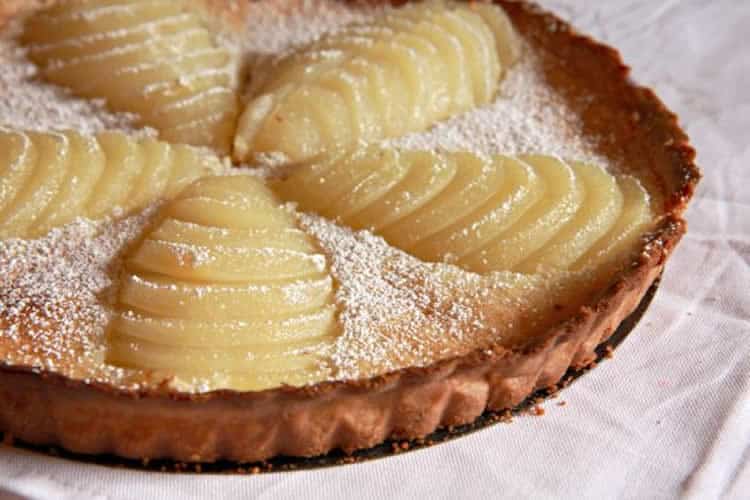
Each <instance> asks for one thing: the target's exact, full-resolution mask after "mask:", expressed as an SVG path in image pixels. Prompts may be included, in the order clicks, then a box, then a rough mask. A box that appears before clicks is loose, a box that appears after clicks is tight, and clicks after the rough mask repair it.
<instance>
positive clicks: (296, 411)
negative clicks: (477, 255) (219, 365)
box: [0, 0, 700, 461]
mask: <svg viewBox="0 0 750 500" xmlns="http://www.w3.org/2000/svg"><path fill="white" fill-rule="evenodd" d="M499 3H500V4H501V5H503V6H504V7H505V8H506V10H507V11H508V13H509V15H510V16H511V18H512V19H513V22H514V24H515V25H516V27H517V28H518V30H519V32H520V33H521V34H522V35H523V36H524V37H525V38H526V39H527V40H528V41H529V42H530V43H531V44H532V45H533V46H534V48H535V49H536V51H537V52H538V53H539V54H540V55H541V57H542V59H543V62H544V64H545V68H546V70H547V71H546V75H547V78H548V79H549V81H550V83H552V84H553V85H555V87H556V88H558V89H559V90H560V91H561V92H562V93H563V94H564V95H565V96H566V97H567V98H568V101H569V104H570V105H571V106H572V107H573V109H575V110H576V111H577V112H578V113H579V115H580V116H581V117H582V120H583V123H584V128H585V130H586V132H587V133H589V134H591V135H592V136H593V135H601V132H602V131H605V130H606V131H607V132H608V134H611V137H612V138H613V140H607V141H602V143H601V144H600V145H599V147H600V150H601V152H602V153H604V154H607V155H610V156H615V157H617V158H621V159H623V160H624V163H625V164H626V165H628V167H629V168H633V171H634V173H637V174H638V175H639V177H641V178H643V179H645V180H646V182H647V184H648V185H649V190H650V191H651V192H657V190H658V191H660V192H661V193H662V194H663V196H661V202H662V203H661V209H662V210H661V213H662V214H663V215H662V216H661V218H660V220H659V221H658V223H657V225H656V227H655V229H654V230H653V231H652V233H650V234H649V235H646V237H645V238H644V244H643V249H642V250H643V251H642V252H641V254H640V256H639V257H638V259H637V260H635V261H634V262H633V263H632V266H631V267H629V268H628V269H627V270H626V271H625V272H623V273H622V274H621V275H620V276H619V277H618V279H617V280H616V282H614V283H613V284H612V285H611V286H610V287H609V288H607V289H606V290H603V291H602V294H600V295H599V296H598V297H597V298H596V299H595V300H593V301H592V302H591V303H589V304H588V305H586V306H584V307H581V308H580V309H579V311H578V312H577V313H576V314H575V315H574V316H573V317H571V318H570V319H569V320H567V321H565V322H564V323H562V324H560V325H558V326H556V327H554V328H551V329H550V330H549V331H547V332H545V333H544V334H543V335H539V336H536V337H535V338H534V339H532V340H531V341H529V343H527V344H524V345H518V346H515V347H514V348H506V347H501V346H491V347H489V348H488V349H481V350H476V351H474V352H472V353H470V354H468V355H466V356H461V357H457V358H453V359H446V360H443V361H440V362H438V363H435V364H433V365H430V366H427V367H422V368H407V369H403V370H399V371H396V372H392V373H389V374H386V375H383V376H379V377H375V378H372V379H364V380H357V381H348V382H327V383H322V384H317V385H313V386H309V387H303V388H291V387H282V388H279V389H274V390H268V391H262V392H247V393H237V392H233V391H215V392H211V393H206V394H186V393H177V392H170V391H169V390H166V389H156V390H154V389H151V390H144V391H120V390H115V389H114V388H112V387H110V386H107V385H97V384H91V383H86V382H83V381H74V380H71V379H66V378H64V377H61V376H59V375H55V374H53V373H42V372H40V371H38V370H34V369H31V368H24V367H0V400H1V401H3V404H2V405H0V429H3V430H5V431H8V432H10V433H11V434H13V435H14V436H16V437H18V438H20V439H22V440H25V441H28V442H32V443H38V444H59V445H61V446H63V447H65V448H68V449H70V450H72V451H76V452H85V453H115V454H118V455H122V456H126V457H136V458H143V457H148V458H156V457H168V458H173V459H177V460H186V461H211V460H216V459H219V458H225V459H230V460H241V461H253V460H261V459H264V458H268V457H271V456H274V455H277V454H287V455H302V456H312V455H317V454H321V453H325V452H327V451H328V450H331V449H333V448H342V449H344V450H345V451H353V450H355V449H358V448H363V447H369V446H372V445H374V444H377V443H379V442H382V441H383V440H384V439H386V438H388V437H391V436H393V437H404V438H406V437H408V438H414V437H421V436H424V435H426V434H428V433H430V432H432V431H433V430H435V429H436V428H437V427H438V426H441V425H457V424H462V423H466V422H470V421H472V420H473V419H475V418H476V417H477V416H478V415H479V414H481V413H482V411H484V409H485V408H491V409H502V408H507V407H511V406H513V405H515V404H518V403H519V402H520V401H522V400H523V399H524V398H525V397H526V396H527V395H529V394H530V393H531V392H533V391H534V390H535V389H538V388H542V387H547V386H549V385H552V384H554V383H556V382H557V381H558V380H559V379H560V377H561V376H562V375H563V374H564V373H565V371H566V370H567V369H568V367H570V366H571V365H573V366H580V365H586V364H588V363H589V362H591V361H592V360H593V359H594V349H595V347H596V346H597V345H598V344H600V343H601V342H602V341H604V340H605V339H606V338H608V337H609V335H611V333H612V332H613V331H614V330H615V329H616V327H617V326H618V325H619V323H620V322H621V321H622V320H623V319H624V318H625V317H626V316H627V315H628V314H630V312H632V311H633V310H634V309H635V307H636V306H637V304H638V303H639V302H640V300H641V298H642V297H643V295H644V293H645V292H646V290H647V289H648V288H649V287H650V286H651V284H652V283H653V281H654V280H655V279H656V278H657V277H658V276H659V274H660V273H661V271H662V269H663V266H664V263H665V261H666V259H667V257H668V256H669V254H670V253H671V251H672V249H673V248H674V246H675V245H676V244H677V242H678V241H679V239H680V237H681V236H682V235H683V234H684V232H685V227H686V225H685V222H684V220H683V219H682V218H681V214H682V212H683V211H684V209H685V206H686V203H687V201H688V200H689V198H690V197H691V195H692V193H693V190H694V188H695V185H696V184H697V182H698V180H699V178H700V173H699V171H698V168H697V167H696V165H695V164H694V158H695V152H694V150H693V149H692V147H691V146H690V145H689V144H688V142H687V136H686V135H685V134H684V132H683V131H682V130H681V129H680V127H679V125H678V123H677V118H676V117H675V115H674V114H673V113H671V112H670V111H669V110H667V109H666V108H665V107H664V105H663V104H662V103H661V102H660V101H659V100H658V98H657V97H656V96H655V95H654V94H653V92H651V91H650V90H648V89H645V88H642V87H638V86H636V85H634V84H633V83H632V82H631V81H630V80H629V76H628V75H629V70H628V68H627V67H626V66H624V65H623V63H622V61H621V59H620V56H619V54H618V53H617V51H615V50H614V49H611V48H609V47H606V46H604V45H601V44H599V43H598V42H595V41H594V40H592V39H590V38H588V37H585V36H583V35H580V34H577V33H575V32H574V31H573V30H572V29H571V28H570V27H569V26H568V25H567V24H565V23H563V22H562V21H560V20H558V19H557V18H555V17H554V16H552V15H551V14H548V13H545V12H543V11H541V10H539V9H538V8H537V7H536V6H534V5H532V4H529V3H526V2H516V1H507V0H499ZM584 95H585V96H586V97H587V99H580V97H581V96H584ZM608 137H610V135H608Z"/></svg>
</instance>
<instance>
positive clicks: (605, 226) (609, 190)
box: [516, 162, 623, 273]
mask: <svg viewBox="0 0 750 500" xmlns="http://www.w3.org/2000/svg"><path fill="white" fill-rule="evenodd" d="M571 167H572V168H573V171H574V172H575V173H576V177H578V178H579V179H581V181H582V182H583V185H584V190H585V192H586V199H585V200H584V202H583V203H582V205H581V208H580V209H579V210H578V211H577V212H576V215H575V218H573V219H572V220H571V221H570V222H568V223H567V224H565V225H564V226H563V227H561V228H560V229H559V230H558V232H557V234H555V236H554V238H552V240H550V241H548V242H547V243H546V244H545V246H544V247H543V249H542V250H537V252H536V253H534V254H532V255H531V256H529V257H528V258H526V259H525V260H524V261H523V262H521V263H520V264H519V265H518V266H516V269H517V270H518V271H520V272H526V273H534V272H536V271H537V270H538V269H539V268H545V267H546V268H552V269H566V268H568V267H570V266H571V265H572V264H573V263H574V262H575V261H576V260H578V259H579V258H580V257H581V255H583V254H584V253H586V251H587V250H588V249H589V248H590V247H591V246H592V245H593V244H594V243H595V242H596V241H597V240H599V239H600V238H601V237H602V236H604V235H605V234H606V233H607V232H608V231H609V229H610V228H611V227H612V225H613V224H614V223H615V221H617V218H618V217H619V215H620V212H621V211H622V204H623V196H622V192H621V191H620V188H619V186H618V185H617V179H615V178H614V177H613V176H612V175H610V174H609V173H607V172H605V171H604V170H603V169H601V168H599V167H595V166H592V165H586V164H584V163H575V162H573V163H571Z"/></svg>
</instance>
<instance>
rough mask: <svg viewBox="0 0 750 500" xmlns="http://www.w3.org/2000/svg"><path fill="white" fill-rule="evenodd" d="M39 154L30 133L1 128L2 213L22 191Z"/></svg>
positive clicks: (0, 192)
mask: <svg viewBox="0 0 750 500" xmlns="http://www.w3.org/2000/svg"><path fill="white" fill-rule="evenodd" d="M37 156H38V153H37V150H36V146H34V141H32V140H31V138H30V137H29V136H28V135H26V134H24V133H23V132H18V131H14V130H8V129H0V214H2V213H3V212H4V211H5V209H6V208H7V207H8V206H9V205H10V204H11V202H13V201H14V200H15V199H16V197H17V196H18V195H19V194H20V193H21V190H22V189H23V188H24V186H25V185H26V181H27V179H28V178H29V177H31V174H32V172H33V171H34V167H36V163H37Z"/></svg>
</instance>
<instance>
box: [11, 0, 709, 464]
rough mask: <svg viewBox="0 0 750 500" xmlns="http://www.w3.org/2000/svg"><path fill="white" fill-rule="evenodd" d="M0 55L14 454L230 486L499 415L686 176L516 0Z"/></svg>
mask: <svg viewBox="0 0 750 500" xmlns="http://www.w3.org/2000/svg"><path fill="white" fill-rule="evenodd" d="M0 32H1V33H2V37H0V64H2V68H3V71H2V72H0V94H1V97H2V99H0V276H1V277H0V431H3V432H5V433H7V434H8V435H11V436H14V437H16V438H18V439H20V440H22V441H25V442H29V443H35V444H44V445H48V444H49V445H59V446H62V447H64V448H67V449H69V450H72V451H74V452H82V453H94V454H98V453H113V454H117V455H120V456H123V457H133V458H159V457H160V458H170V459H175V460H180V461H194V462H208V461H215V460H218V459H228V460H234V461H256V460H264V459H267V458H270V457H273V456H276V455H294V456H314V455H319V454H323V453H326V452H328V451H330V450H333V449H342V450H344V451H345V452H347V453H350V452H353V451H354V450H357V449H361V448H367V447H371V446H373V445H376V444H379V443H381V442H383V441H384V440H386V439H388V438H419V437H424V436H426V435H428V434H430V433H431V432H433V431H435V430H436V429H437V428H438V427H441V426H453V425H460V424H465V423H469V422H472V421H474V420H475V419H476V418H477V417H478V416H479V415H481V414H482V413H483V412H484V411H485V410H487V409H490V410H501V409H505V408H511V407H513V406H515V405H517V404H518V403H520V402H521V401H522V400H524V399H525V398H526V397H527V396H529V395H530V394H531V393H533V392H534V391H535V390H538V389H541V388H546V387H549V386H552V385H554V384H556V383H557V382H558V381H559V380H560V378H561V377H562V376H563V374H564V373H565V372H566V370H567V369H568V368H570V367H582V366H585V365H587V364H589V363H591V362H592V361H593V360H594V359H595V354H594V350H595V349H596V347H597V346H598V345H599V344H601V343H602V342H604V341H605V340H607V339H608V338H609V336H610V335H611V334H612V332H613V331H614V330H615V329H616V328H617V327H618V325H619V324H620V323H621V322H622V321H623V319H624V318H626V317H627V316H628V315H629V314H630V313H631V312H632V311H633V310H634V309H635V307H636V306H637V305H638V304H639V302H640V301H641V298H642V297H643V295H644V293H645V292H646V290H647V289H648V288H649V287H650V286H651V285H652V284H653V282H654V280H656V279H657V278H658V277H659V275H660V273H661V271H662V269H663V266H664V264H665V261H666V259H667V257H668V256H669V255H670V253H671V251H672V249H673V248H674V246H675V245H676V244H677V242H678V241H679V239H680V237H681V236H682V234H683V233H684V231H685V222H684V220H683V218H682V213H683V211H684V210H685V207H686V205H687V202H688V201H689V199H690V197H691V195H692V193H693V190H694V188H695V185H696V184H697V182H698V180H699V177H700V174H699V172H698V169H697V167H696V166H695V164H694V163H693V160H694V156H695V153H694V151H693V149H692V148H691V147H690V145H689V144H688V142H687V137H686V135H685V134H684V133H683V132H682V130H681V129H680V128H679V125H678V124H677V119H676V117H675V116H674V115H673V114H672V113H671V112H670V111H668V110H667V109H666V108H665V107H664V106H663V105H662V104H661V102H660V101H659V100H658V98H657V97H656V96H655V95H654V94H653V93H652V92H651V91H650V90H648V89H645V88H642V87H638V86H636V85H635V84H633V83H632V82H631V81H630V80H629V78H628V70H627V68H626V67H625V66H624V65H623V64H622V62H621V60H620V58H619V55H618V54H617V52H616V51H614V50H613V49H610V48H607V47H605V46H603V45H601V44H599V43H597V42H595V41H593V40H591V39H590V38H587V37H585V36H582V35H580V34H577V33H576V32H575V31H573V30H572V28H570V27H569V26H568V25H566V24H565V23H563V22H561V21H560V20H559V19H557V18H555V17H554V16H552V15H550V14H548V13H545V12H543V11H541V10H540V9H538V8H537V7H536V6H534V5H533V4H530V3H526V2H519V1H505V0H498V1H497V2H496V3H484V2H453V1H449V0H425V1H423V2H416V1H415V2H409V3H407V4H406V5H401V6H392V5H386V4H384V3H381V2H367V3H344V2H338V1H335V0H312V1H309V2H296V1H292V0H260V1H258V2H236V3H235V2H233V1H231V0H201V1H199V2H188V1H186V0H185V1H172V0H169V1H166V0H36V1H33V2H15V1H12V2H4V3H3V4H2V5H1V6H0ZM641 341H647V340H646V339H641Z"/></svg>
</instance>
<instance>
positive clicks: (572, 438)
mask: <svg viewBox="0 0 750 500" xmlns="http://www.w3.org/2000/svg"><path fill="white" fill-rule="evenodd" d="M543 3H544V4H545V5H547V6H548V7H549V8H551V9H553V10H555V11H556V12H558V13H559V14H560V15H562V16H563V17H564V18H566V19H569V20H572V22H573V23H574V24H575V25H576V26H577V27H578V28H579V29H581V30H582V31H586V32H589V33H591V34H592V35H594V36H596V37H598V38H601V39H603V40H606V41H607V42H609V43H611V44H612V45H614V46H616V47H619V48H620V50H621V51H622V53H623V56H624V58H625V60H626V62H627V63H628V64H630V65H631V66H632V67H633V68H634V77H635V79H636V80H638V81H639V82H642V83H645V84H648V85H650V86H653V87H655V89H656V90H657V92H658V94H659V95H660V96H661V97H662V98H663V99H664V100H665V102H666V103H667V105H668V106H670V107H671V108H672V109H674V110H675V111H676V112H678V114H679V115H680V117H681V118H682V121H683V123H684V125H685V126H686V128H687V131H688V133H689V134H690V136H691V137H692V140H693V143H694V145H695V146H696V147H697V149H698V151H699V162H700V164H701V166H702V167H703V169H704V174H705V178H704V180H703V182H702V183H701V185H700V189H699V190H698V193H697V196H696V200H695V201H694V202H693V204H692V205H691V207H690V210H689V213H688V220H689V222H690V231H689V233H688V235H687V236H686V237H685V239H684V240H683V242H682V244H681V245H680V246H679V248H678V249H677V251H676V253H675V255H674V257H673V259H672V260H671V261H670V265H669V266H668V268H667V270H666V273H665V276H664V279H663V281H662V285H661V287H660V289H659V292H658V294H657V297H656V299H655V301H654V303H653V305H652V306H651V308H650V310H649V311H648V313H647V315H646V316H645V318H644V320H643V321H642V322H641V324H640V325H639V326H638V328H637V329H636V331H634V332H633V333H632V334H631V336H630V337H629V338H628V339H627V340H626V342H625V343H624V344H623V345H622V346H621V347H620V348H619V349H618V350H617V352H616V356H615V358H616V359H615V360H614V362H606V363H603V364H602V365H600V366H599V367H598V368H597V369H596V370H594V371H593V372H591V373H589V374H588V375H587V376H585V377H584V378H582V379H580V380H579V381H578V382H576V383H575V384H574V385H573V386H572V387H570V388H568V389H566V390H565V391H564V392H563V393H562V396H561V398H560V399H562V400H564V401H566V403H567V404H566V405H565V406H559V405H558V404H557V403H558V402H559V401H560V399H558V400H553V401H550V402H548V403H546V404H545V405H544V407H545V409H546V415H545V416H543V417H530V416H529V417H521V418H516V419H515V421H514V422H513V423H512V424H511V425H496V426H494V427H492V428H489V429H486V430H484V431H481V432H479V433H476V434H473V435H471V436H468V437H465V438H461V439H459V440H456V441H453V442H450V443H447V444H442V445H439V446H435V447H432V448H429V449H426V450H421V451H415V452H412V453H407V454H403V455H401V456H396V457H393V458H387V459H384V460H378V461H374V462H369V463H363V464H356V465H349V466H343V467H335V468H329V469H322V470H317V471H309V472H292V473H278V474H270V475H261V476H217V475H206V474H202V475H185V474H183V475H175V474H160V473H153V472H152V473H146V472H139V471H133V470H120V469H113V468H108V467H103V466H97V465H88V464H81V463H76V462H71V461H67V460H63V459H57V458H52V457H48V456H43V455H38V454H34V453H30V452H26V451H22V450H17V449H13V448H8V447H1V446H0V498H5V497H6V496H7V498H13V499H16V498H35V499H36V498H44V499H47V498H49V499H58V498H59V499H63V498H64V499H89V498H97V499H112V500H114V499H126V498H127V499H159V500H163V499H171V498H183V499H189V498H207V497H208V498H248V497H262V498H285V497H296V496H303V495H310V494H313V495H314V497H330V498H384V497H394V498H420V497H427V496H429V497H432V498H481V497H492V498H496V497H508V498H518V497H534V498H549V497H564V498H572V497H575V498H672V497H679V496H686V497H694V498H718V497H728V498H743V497H744V498H750V41H749V40H750V1H746V0H720V1H717V0H712V1H705V0H684V1H679V0H606V1H604V0H589V1H582V0H551V1H547V2H543Z"/></svg>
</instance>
